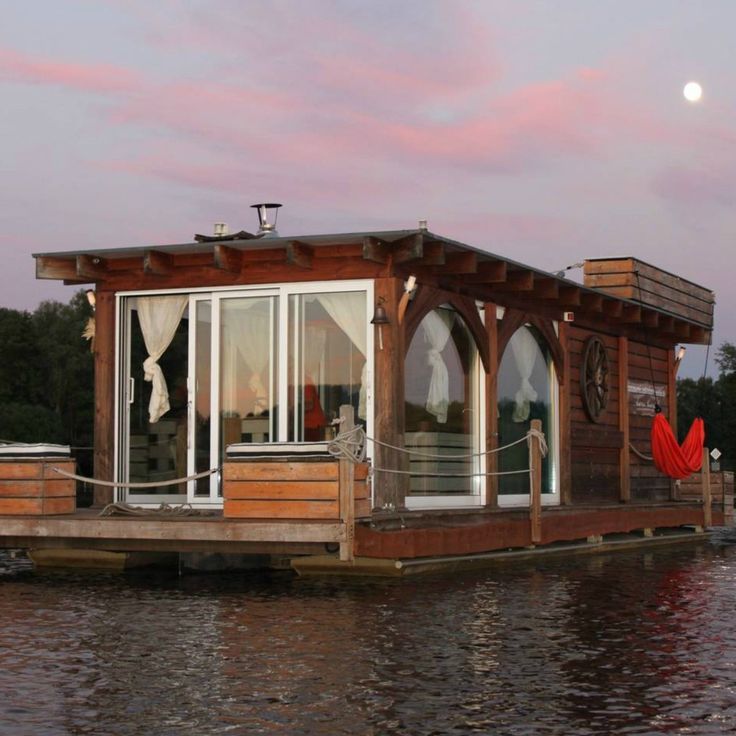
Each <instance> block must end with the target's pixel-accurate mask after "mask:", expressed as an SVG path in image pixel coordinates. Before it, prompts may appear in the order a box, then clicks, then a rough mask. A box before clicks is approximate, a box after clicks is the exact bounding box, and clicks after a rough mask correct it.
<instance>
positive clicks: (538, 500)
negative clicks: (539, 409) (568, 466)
mask: <svg viewBox="0 0 736 736" xmlns="http://www.w3.org/2000/svg"><path fill="white" fill-rule="evenodd" d="M531 428H532V430H536V431H537V432H541V431H542V420H541V419H532V421H531ZM529 469H530V473H529V475H530V480H531V488H530V490H529V521H530V525H531V539H532V544H539V543H540V542H541V541H542V448H541V446H540V444H539V438H538V437H532V438H531V441H530V442H529Z"/></svg>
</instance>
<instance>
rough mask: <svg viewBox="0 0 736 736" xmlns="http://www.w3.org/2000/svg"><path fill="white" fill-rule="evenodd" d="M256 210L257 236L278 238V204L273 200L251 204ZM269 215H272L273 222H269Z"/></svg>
mask: <svg viewBox="0 0 736 736" xmlns="http://www.w3.org/2000/svg"><path fill="white" fill-rule="evenodd" d="M251 207H254V208H255V209H256V210H257V211H258V234H257V237H259V238H278V237H279V234H278V231H277V230H276V218H277V217H278V214H279V207H281V205H280V204H275V203H273V202H264V203H261V204H252V205H251ZM271 215H273V222H271Z"/></svg>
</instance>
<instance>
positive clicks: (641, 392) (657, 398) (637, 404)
mask: <svg viewBox="0 0 736 736" xmlns="http://www.w3.org/2000/svg"><path fill="white" fill-rule="evenodd" d="M666 395H667V389H666V388H665V387H664V386H652V384H651V383H647V382H646V381H629V413H631V414H638V415H639V416H642V417H653V416H654V405H655V404H659V405H660V406H662V405H663V404H664V399H665V396H666Z"/></svg>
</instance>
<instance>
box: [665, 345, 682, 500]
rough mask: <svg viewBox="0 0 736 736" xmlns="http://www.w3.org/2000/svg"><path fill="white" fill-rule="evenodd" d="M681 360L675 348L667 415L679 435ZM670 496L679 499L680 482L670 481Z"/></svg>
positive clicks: (669, 363)
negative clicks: (679, 374) (678, 393)
mask: <svg viewBox="0 0 736 736" xmlns="http://www.w3.org/2000/svg"><path fill="white" fill-rule="evenodd" d="M679 367H680V364H679V362H678V361H677V360H676V359H675V354H674V350H671V351H669V352H668V356H667V417H668V419H669V422H670V426H671V427H672V433H673V434H674V435H675V437H677V369H678V368H679ZM670 498H671V499H672V500H673V501H678V500H679V498H680V484H679V483H675V481H674V480H671V481H670Z"/></svg>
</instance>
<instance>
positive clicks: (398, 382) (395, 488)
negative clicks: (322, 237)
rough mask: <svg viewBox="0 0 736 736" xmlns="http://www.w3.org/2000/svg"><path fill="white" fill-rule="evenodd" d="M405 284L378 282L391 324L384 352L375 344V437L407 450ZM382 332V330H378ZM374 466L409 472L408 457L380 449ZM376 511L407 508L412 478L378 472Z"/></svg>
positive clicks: (378, 294) (385, 331) (392, 280)
mask: <svg viewBox="0 0 736 736" xmlns="http://www.w3.org/2000/svg"><path fill="white" fill-rule="evenodd" d="M403 291H404V282H403V281H402V280H401V279H396V278H391V277H387V278H377V279H376V281H375V298H376V301H378V299H380V298H381V297H383V299H384V301H383V304H384V307H385V308H386V313H387V315H388V318H389V320H390V322H389V324H387V325H382V328H383V350H381V349H380V347H379V344H378V340H376V342H375V349H374V352H375V370H376V375H375V377H374V380H373V385H374V387H375V399H374V401H375V417H376V422H375V430H374V431H375V434H376V439H379V440H381V441H382V442H388V443H389V444H391V445H394V446H396V447H404V357H405V355H404V354H405V350H404V330H405V328H406V322H404V323H403V324H401V325H400V324H399V323H398V306H399V300H400V297H401V294H402V293H403ZM377 329H378V328H377ZM373 460H374V463H375V465H376V467H377V468H387V469H389V470H408V468H409V462H408V458H407V456H406V455H405V454H404V453H400V452H398V451H396V450H392V449H390V448H388V447H382V446H381V445H376V446H375V448H374V458H373ZM373 487H374V494H373V496H374V503H375V507H376V508H378V509H384V510H390V509H393V510H396V509H402V508H404V504H405V498H406V494H407V493H408V490H409V476H408V475H400V474H397V473H381V472H380V471H377V472H376V474H375V475H374V478H373Z"/></svg>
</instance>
